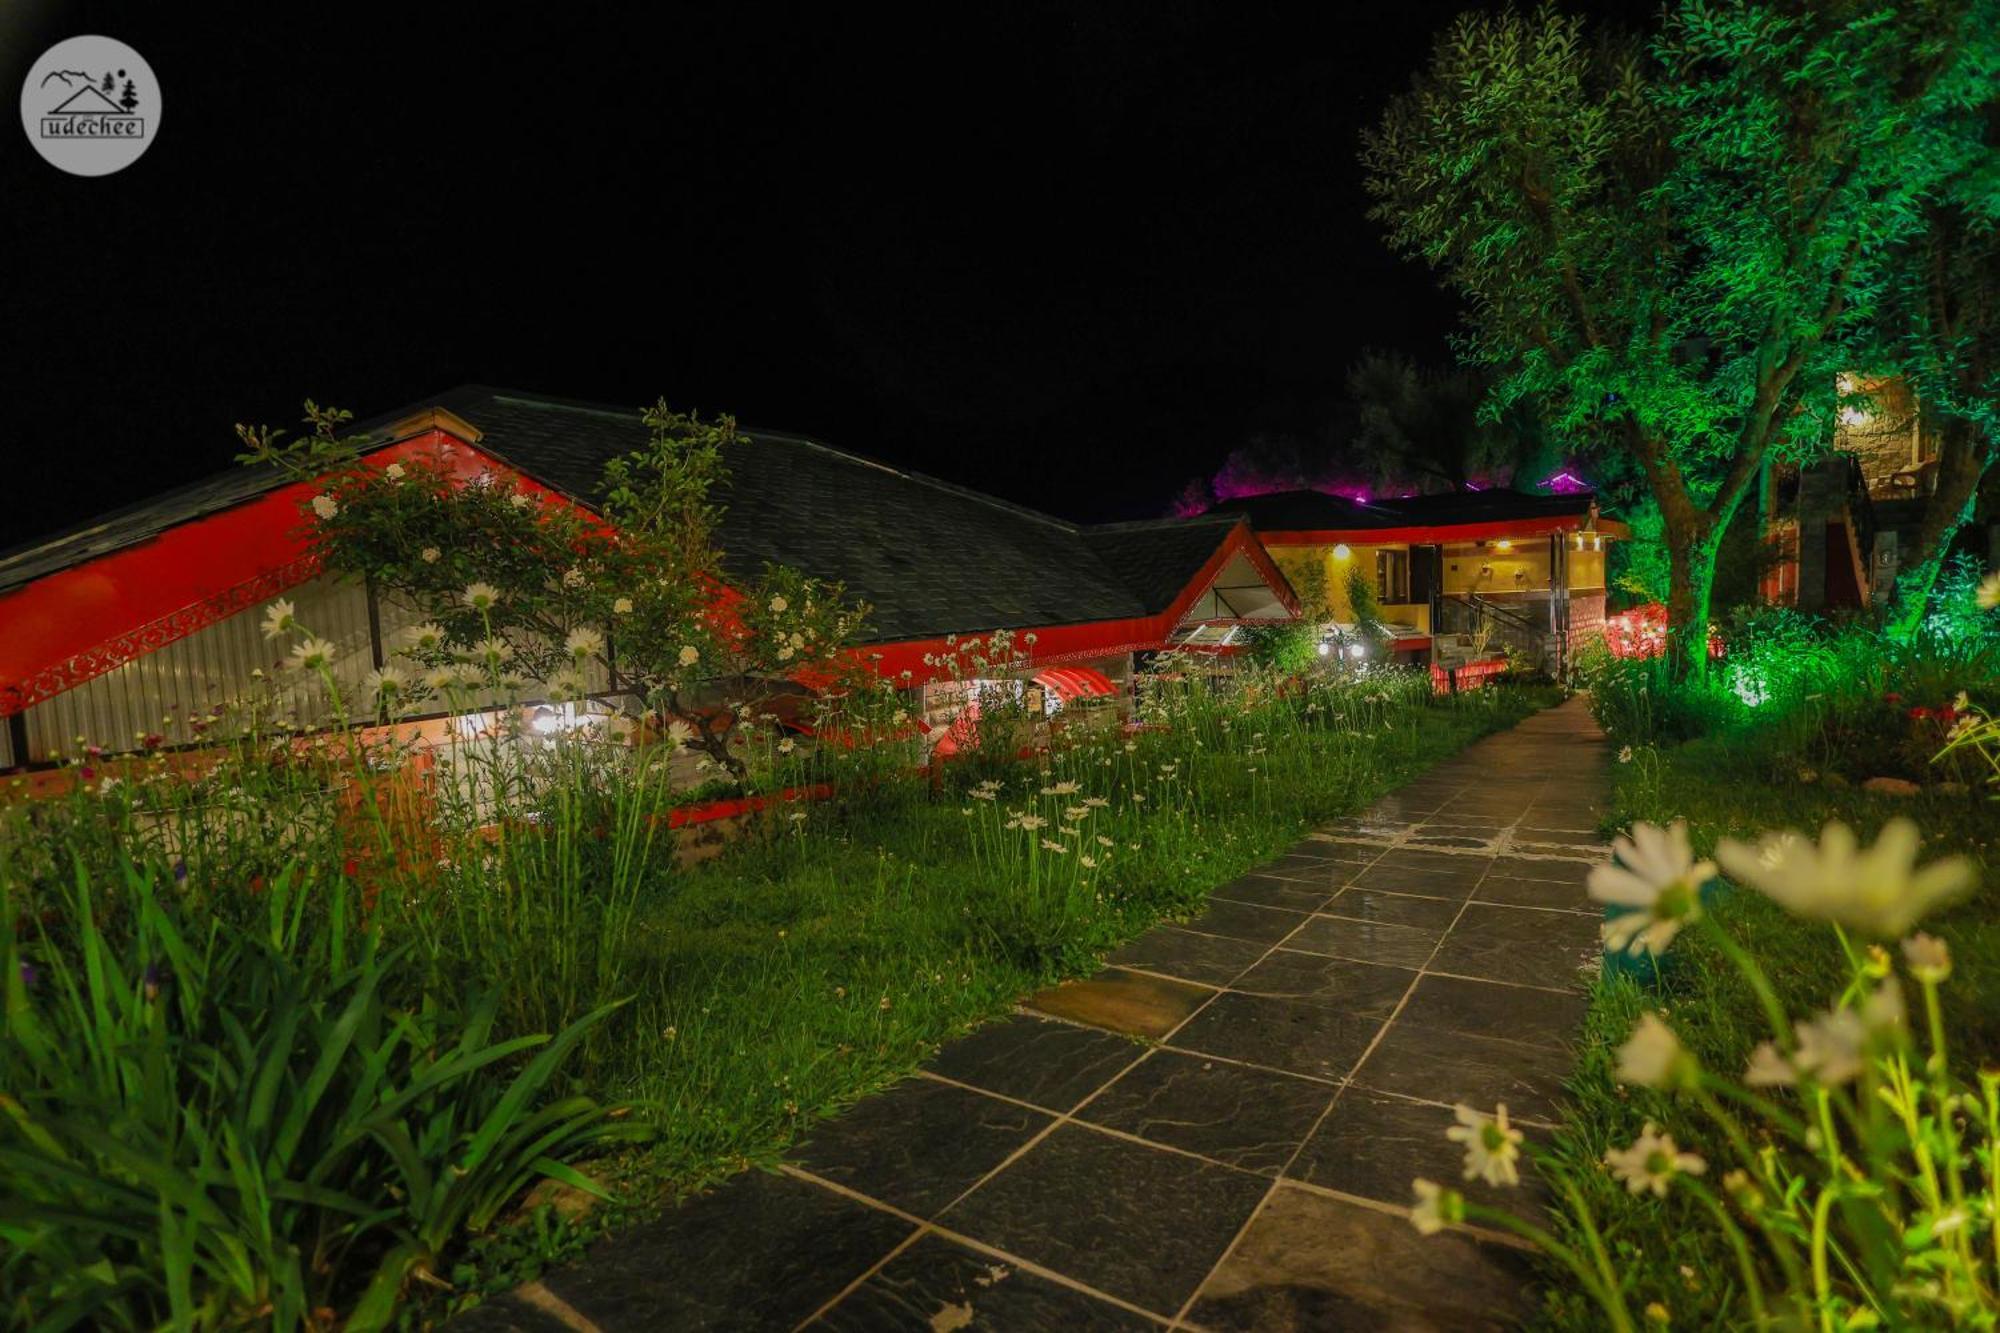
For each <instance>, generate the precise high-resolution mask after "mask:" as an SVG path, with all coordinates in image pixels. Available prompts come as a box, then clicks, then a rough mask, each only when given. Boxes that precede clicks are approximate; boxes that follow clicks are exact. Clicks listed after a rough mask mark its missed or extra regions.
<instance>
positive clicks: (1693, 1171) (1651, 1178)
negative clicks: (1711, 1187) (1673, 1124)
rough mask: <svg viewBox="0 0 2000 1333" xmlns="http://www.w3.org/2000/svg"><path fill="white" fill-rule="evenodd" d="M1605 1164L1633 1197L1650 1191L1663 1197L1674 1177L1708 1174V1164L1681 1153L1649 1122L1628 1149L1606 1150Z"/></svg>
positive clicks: (1670, 1140) (1687, 1153) (1671, 1137)
mask: <svg viewBox="0 0 2000 1333" xmlns="http://www.w3.org/2000/svg"><path fill="white" fill-rule="evenodd" d="M1604 1164H1605V1165H1606V1166H1608V1167H1610V1168H1611V1173H1612V1174H1613V1175H1615V1176H1617V1177H1618V1179H1620V1180H1622V1181H1624V1182H1625V1188H1626V1189H1628V1190H1630V1191H1632V1193H1634V1194H1639V1193H1642V1192H1644V1191H1646V1190H1651V1191H1653V1193H1654V1195H1655V1196H1656V1197H1659V1198H1665V1197H1666V1193H1667V1186H1668V1185H1669V1184H1671V1183H1672V1182H1673V1178H1674V1177H1675V1176H1677V1175H1682V1174H1686V1175H1690V1176H1698V1175H1701V1174H1702V1173H1703V1172H1704V1171H1707V1170H1708V1163H1707V1162H1706V1161H1704V1160H1703V1159H1702V1158H1701V1157H1700V1155H1698V1154H1696V1153H1691V1152H1682V1151H1680V1149H1679V1148H1678V1147H1677V1146H1676V1145H1675V1143H1674V1140H1673V1136H1672V1135H1671V1134H1663V1133H1661V1132H1660V1131H1659V1130H1658V1129H1656V1128H1655V1127H1654V1125H1653V1122H1652V1121H1650V1120H1648V1121H1647V1122H1646V1128H1645V1130H1644V1131H1643V1132H1642V1133H1641V1134H1640V1135H1639V1137H1638V1138H1636V1139H1634V1140H1632V1144H1631V1146H1630V1147H1627V1148H1606V1149H1605V1150H1604Z"/></svg>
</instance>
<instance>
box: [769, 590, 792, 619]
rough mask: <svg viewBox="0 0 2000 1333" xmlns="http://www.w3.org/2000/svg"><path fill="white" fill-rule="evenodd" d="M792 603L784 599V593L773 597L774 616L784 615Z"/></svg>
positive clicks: (772, 609)
mask: <svg viewBox="0 0 2000 1333" xmlns="http://www.w3.org/2000/svg"><path fill="white" fill-rule="evenodd" d="M791 605H792V604H791V603H790V602H788V601H786V600H785V599H784V597H783V595H782V594H781V595H779V596H776V597H773V598H772V599H771V614H772V615H774V616H775V615H783V614H784V613H785V612H786V611H788V610H790V609H791Z"/></svg>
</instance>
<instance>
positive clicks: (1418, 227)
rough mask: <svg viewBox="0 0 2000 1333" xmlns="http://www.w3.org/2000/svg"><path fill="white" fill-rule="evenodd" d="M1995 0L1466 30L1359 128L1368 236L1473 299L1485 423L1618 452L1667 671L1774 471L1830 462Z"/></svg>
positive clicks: (1968, 96) (1715, 1)
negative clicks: (1666, 578) (1778, 461)
mask: <svg viewBox="0 0 2000 1333" xmlns="http://www.w3.org/2000/svg"><path fill="white" fill-rule="evenodd" d="M1996 5H2000V0H1920V2H1919V3H1901V4H1889V3H1884V2H1882V0H1872V2H1870V0H1784V2H1777V3H1755V2H1753V0H1676V3H1673V4H1672V5H1670V7H1669V8H1668V11H1667V12H1666V14H1665V15H1664V16H1663V19H1662V23H1661V27H1660V30H1659V31H1658V32H1657V33H1656V34H1655V35H1654V36H1652V37H1651V38H1650V39H1645V38H1641V37H1639V36H1636V35H1633V34H1629V33H1622V32H1614V31H1603V32H1597V33H1593V34H1587V33H1586V32H1585V30H1584V25H1583V22H1582V20H1581V19H1579V18H1576V17H1573V16H1566V15H1562V14H1559V13H1557V12H1556V11H1555V10H1554V9H1552V8H1548V7H1544V8H1542V9H1539V10H1537V11H1535V12H1534V13H1533V14H1531V15H1523V14H1521V13H1518V12H1514V11H1508V12H1503V13H1498V14H1483V13H1473V14H1466V15H1464V16H1461V17H1460V18H1459V19H1458V20H1457V21H1456V22H1455V23H1454V24H1453V25H1452V26H1451V28H1450V29H1449V30H1448V31H1447V32H1446V33H1445V34H1444V35H1443V37H1442V38H1441V39H1440V40H1439V42H1438V44H1437V46H1436V48H1435V50H1434V52H1433V55H1432V57H1431V60H1430V62H1429V64H1428V65H1427V66H1426V67H1425V68H1424V69H1423V70H1422V71H1421V72H1420V73H1419V74H1418V75H1417V77H1416V79H1415V82H1414V84H1413V86H1412V87H1411V89H1410V91H1409V92H1407V93H1405V94H1403V95H1401V96H1399V97H1397V98H1396V99H1394V101H1393V102H1392V103H1391V104H1390V106H1389V108H1388V110H1387V112H1386V113H1385V115H1384V117H1383V119H1382V122H1381V124H1380V125H1379V126H1378V127H1377V128H1376V129H1374V130H1373V131H1371V132H1369V133H1368V134H1367V135H1365V136H1364V142H1363V148H1362V158H1363V163H1364V165H1365V167H1366V169H1367V172H1368V188H1369V190H1370V192H1371V193H1372V194H1373V196H1374V197H1375V200H1376V203H1375V207H1374V209H1373V210H1372V212H1373V216H1374V217H1375V218H1377V219H1378V220H1380V221H1381V222H1382V223H1383V224H1384V225H1385V227H1386V229H1387V234H1388V239H1389V242H1390V244H1391V245H1392V246H1393V247H1394V248H1396V249H1397V250H1399V251H1401V252H1403V253H1405V254H1408V255H1411V256H1415V257H1418V258H1421V259H1423V260H1424V261H1425V262H1427V263H1429V264H1430V265H1432V266H1433V267H1434V268H1435V269H1436V270H1437V271H1438V272H1439V274H1440V276H1441V278H1442V280H1443V281H1444V282H1445V284H1446V285H1447V286H1448V287H1449V288H1451V289H1452V290H1454V291H1456V292H1458V293H1459V294H1460V295H1461V296H1462V297H1463V298H1464V299H1465V303H1466V322H1467V334H1466V337H1465V339H1464V341H1463V351H1464V354H1465V355H1466V356H1467V357H1468V358H1469V359H1471V360H1472V361H1474V362H1475V363H1478V364H1483V365H1486V366H1489V367H1492V368H1493V369H1494V370H1495V371H1496V372H1498V374H1499V376H1500V378H1499V382H1498V384H1497V386H1496V389H1495V392H1494V396H1493V400H1492V403H1491V406H1492V407H1495V408H1499V407H1505V406H1506V405H1508V404H1511V403H1513V402H1515V401H1517V400H1520V399H1523V398H1525V399H1529V400H1532V401H1534V402H1536V403H1537V404H1539V405H1540V406H1541V408H1542V409H1543V411H1544V412H1545V413H1546V414H1547V416H1548V418H1549V419H1550V421H1551V422H1552V423H1553V424H1554V425H1555V426H1556V427H1557V428H1558V429H1560V430H1562V431H1563V432H1564V433H1566V434H1572V435H1575V436H1579V437H1586V438H1593V439H1598V440H1601V441H1604V442H1605V444H1606V445H1608V446H1609V447H1612V448H1615V449H1617V450H1619V451H1621V452H1623V453H1624V454H1626V455H1628V456H1629V458H1630V459H1631V460H1633V461H1634V462H1636V464H1637V467H1638V469H1639V470H1640V472H1641V473H1642V474H1643V476H1644V478H1645V481H1646V484H1647V488H1648V490H1649V491H1650V492H1651V494H1652V496H1653V498H1654V499H1655V501H1656V502H1657V503H1658V505H1659V508H1660V514H1661V520H1662V524H1663V529H1664V536H1665V539H1666V544H1667V549H1668V554H1669V563H1670V574H1671V580H1670V590H1669V598H1668V606H1669V611H1670V620H1671V624H1672V626H1673V628H1674V634H1675V641H1676V645H1677V649H1678V652H1679V655H1680V658H1681V660H1682V661H1683V662H1684V663H1686V664H1687V665H1688V666H1689V667H1691V668H1693V669H1700V666H1701V664H1702V663H1703V662H1704V661H1705V659H1706V655H1705V653H1704V652H1702V651H1701V645H1702V643H1703V642H1704V639H1705V628H1704V627H1705V626H1706V623H1707V620H1708V610H1709V606H1708V603H1709V597H1710V592H1711V588H1712V586H1713V582H1714V575H1715V565H1716V555H1717V551H1718V549H1719V547H1720V545H1721V540H1722V536H1723V534H1724V532H1725V530H1726V529H1727V528H1728V526H1729V522H1730V519H1731V518H1732V517H1733V516H1734V515H1735V513H1736V511H1737V510H1738V508H1739V507H1740V506H1741V505H1742V503H1743V501H1744V499H1745V497H1746V496H1747V495H1749V494H1751V493H1752V492H1753V490H1754V487H1755V483H1756V481H1757V478H1758V476H1759V473H1760V471H1761V470H1762V468H1763V466H1764V464H1765V463H1766V461H1767V460H1768V459H1770V458H1772V457H1774V456H1783V455H1786V454H1792V455H1799V456H1803V455H1806V454H1809V453H1811V452H1812V451H1814V450H1815V449H1817V448H1821V447H1823V446H1824V442H1825V440H1826V437H1827V434H1828V424H1829V420H1830V415H1831V409H1832V406H1833V384H1834V376H1835V373H1836V372H1837V371H1838V370H1839V369H1840V368H1842V367H1843V366H1844V365H1845V364H1846V363H1847V362H1848V361H1850V360H1851V359H1852V355H1853V346H1854V344H1855V343H1856V342H1857V341H1861V340H1862V334H1863V331H1864V330H1865V328H1866V326H1867V322H1868V319H1869V317H1870V316H1871V314H1872V313H1873V310H1874V307H1875V305H1876V304H1877V302H1878V301H1879V300H1880V299H1881V298H1882V295H1883V292H1884V288H1885V285H1886V283H1887V281H1888V273H1889V265H1890V260H1891V258H1892V256H1893V255H1894V253H1895V251H1896V249H1897V247H1898V246H1899V245H1901V244H1902V243H1903V242H1904V241H1906V239H1907V238H1908V237H1910V236H1912V235H1914V234H1916V233H1917V232H1919V231H1920V230H1921V228H1922V225H1923V216H1924V208H1925V206H1926V204H1927V203H1928V202H1930V201H1931V200H1932V199H1934V198H1935V197H1936V196H1937V195H1938V194H1939V193H1940V191H1941V189H1942V187H1943V183H1944V182H1946V181H1949V180H1951V179H1953V178H1955V177H1957V176H1959V175H1961V174H1962V173H1963V171H1964V170H1965V168H1966V164H1967V162H1968V161H1969V160H1971V159H1972V158H1973V157H1974V156H1976V154H1977V152H1978V144H1979V126H1978V121H1979V115H1978V110H1977V109H1978V107H1979V106H1980V104H1981V103H1982V102H1984V101H1986V100H1989V99H1990V98H1991V97H1992V95H1993V90H1992V85H1991V80H1990V78H1989V77H1988V74H1989V73H1990V70H1991V52H1990V48H1991V46H1992V44H1993V42H1994V41H1995V34H1996V30H2000V24H1996V23H1995V17H1996Z"/></svg>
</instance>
